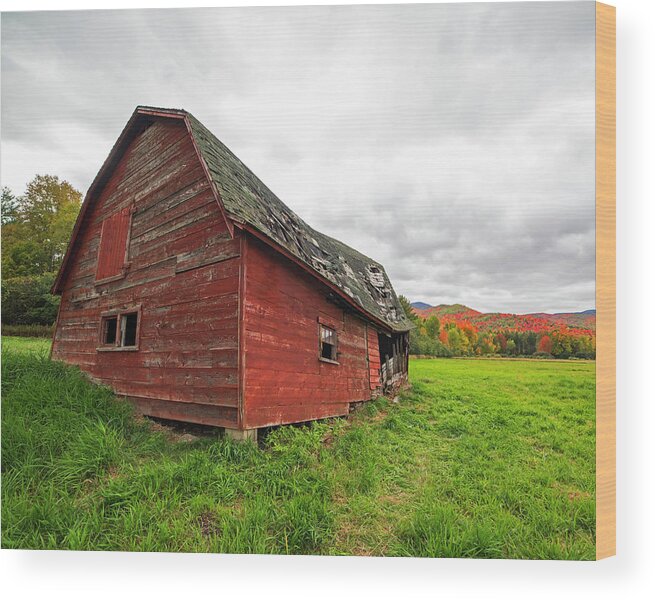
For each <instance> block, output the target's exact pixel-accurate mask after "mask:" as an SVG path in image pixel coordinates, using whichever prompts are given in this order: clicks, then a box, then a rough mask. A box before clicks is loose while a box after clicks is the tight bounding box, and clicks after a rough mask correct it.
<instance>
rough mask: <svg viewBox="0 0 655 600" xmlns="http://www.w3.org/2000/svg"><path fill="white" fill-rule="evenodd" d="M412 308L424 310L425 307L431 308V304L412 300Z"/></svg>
mask: <svg viewBox="0 0 655 600" xmlns="http://www.w3.org/2000/svg"><path fill="white" fill-rule="evenodd" d="M411 306H412V308H418V309H419V310H425V309H426V308H432V305H431V304H427V303H425V302H412V304H411Z"/></svg>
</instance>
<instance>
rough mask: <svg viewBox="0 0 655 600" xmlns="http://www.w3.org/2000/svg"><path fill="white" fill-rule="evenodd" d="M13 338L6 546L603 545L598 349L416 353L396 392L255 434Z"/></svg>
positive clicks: (40, 343)
mask: <svg viewBox="0 0 655 600" xmlns="http://www.w3.org/2000/svg"><path fill="white" fill-rule="evenodd" d="M3 342H4V343H3V361H2V397H3V406H2V459H3V460H2V468H3V474H2V509H3V511H2V546H3V547H4V548H52V549H55V548H69V549H98V550H144V551H153V550H165V551H183V552H235V553H245V552H257V553H271V552H272V553H283V554H284V553H291V554H362V555H389V556H391V555H393V556H468V557H488V558H569V559H593V558H594V554H595V550H594V537H595V503H594V494H595V489H594V468H595V456H594V431H595V412H594V411H595V409H594V405H595V383H594V382H595V364H594V363H588V362H574V361H571V362H555V361H553V362H549V361H509V360H484V361H483V360H449V359H440V360H414V361H412V363H411V367H410V368H411V380H412V383H413V389H412V391H411V392H407V393H404V394H403V395H402V396H401V398H400V401H399V402H398V403H393V402H390V401H388V400H386V399H380V400H377V401H375V402H371V403H368V404H366V405H365V406H364V407H363V408H362V409H360V410H359V411H357V412H356V413H355V414H354V415H352V416H351V417H350V418H349V419H336V420H333V421H329V422H323V423H315V424H313V425H311V426H307V427H282V428H279V429H277V430H275V431H273V432H272V433H271V434H269V435H268V437H267V438H266V440H265V443H264V445H263V447H262V448H257V447H256V446H254V445H252V444H249V443H246V444H239V443H233V442H230V441H229V440H225V439H222V438H220V437H218V436H217V435H206V436H204V437H200V438H199V439H196V440H195V441H186V440H187V439H188V436H186V437H185V436H182V435H180V432H175V431H169V430H167V429H165V428H162V427H160V426H154V427H153V426H152V425H151V424H150V422H149V421H148V420H145V419H135V418H133V416H132V413H131V410H130V408H129V407H128V406H127V405H125V404H124V403H121V402H117V401H116V400H114V399H113V397H112V395H111V393H110V392H109V391H108V390H106V389H102V388H99V387H95V386H93V385H91V384H89V383H87V381H86V380H85V379H84V378H82V377H81V376H80V374H79V373H78V372H77V371H76V370H75V369H72V368H69V367H65V366H63V365H61V364H58V363H53V362H50V361H49V360H48V358H47V351H48V347H49V341H48V340H35V339H17V338H4V339H3Z"/></svg>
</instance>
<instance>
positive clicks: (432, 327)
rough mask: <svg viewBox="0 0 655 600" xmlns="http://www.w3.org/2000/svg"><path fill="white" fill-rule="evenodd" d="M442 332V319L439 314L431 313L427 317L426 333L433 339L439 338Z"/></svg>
mask: <svg viewBox="0 0 655 600" xmlns="http://www.w3.org/2000/svg"><path fill="white" fill-rule="evenodd" d="M440 332H441V321H439V317H437V315H430V316H429V317H428V318H427V319H425V333H426V335H427V336H428V337H429V338H431V339H433V340H437V339H439V333H440Z"/></svg>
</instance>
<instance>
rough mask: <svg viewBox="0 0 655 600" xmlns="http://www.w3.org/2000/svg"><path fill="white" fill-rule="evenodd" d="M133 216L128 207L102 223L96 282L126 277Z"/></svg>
mask: <svg viewBox="0 0 655 600" xmlns="http://www.w3.org/2000/svg"><path fill="white" fill-rule="evenodd" d="M131 214H132V211H131V208H130V207H127V208H124V209H123V210H120V211H118V212H117V213H114V214H113V215H111V216H109V217H107V218H106V219H105V220H104V221H103V222H102V230H101V232H100V248H99V250H98V266H97V268H96V282H98V281H102V282H104V281H108V280H112V279H118V278H120V277H123V276H124V275H125V266H126V262H127V239H128V234H129V231H130V222H131Z"/></svg>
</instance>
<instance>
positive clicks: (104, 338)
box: [52, 107, 411, 438]
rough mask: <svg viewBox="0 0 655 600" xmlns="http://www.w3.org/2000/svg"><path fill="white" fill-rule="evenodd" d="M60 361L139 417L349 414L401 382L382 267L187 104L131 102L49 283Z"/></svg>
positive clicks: (402, 355)
mask: <svg viewBox="0 0 655 600" xmlns="http://www.w3.org/2000/svg"><path fill="white" fill-rule="evenodd" d="M53 292H54V293H56V294H60V295H61V307H60V309H59V316H58V318H57V325H56V331H55V335H54V341H53V347H52V355H53V358H55V359H58V360H63V361H65V362H68V363H73V364H76V365H79V366H80V368H81V369H83V370H84V371H86V372H87V373H88V374H89V375H90V376H91V377H92V378H93V379H94V380H97V381H100V382H102V383H104V384H107V385H109V386H111V387H112V388H113V389H114V391H115V392H116V393H117V394H118V395H120V396H123V397H125V398H127V399H129V400H130V401H132V402H133V403H134V404H136V406H137V408H138V409H139V410H140V411H141V412H142V413H144V414H146V415H151V416H156V417H162V418H167V419H174V420H179V421H187V422H194V423H203V424H209V425H215V426H219V427H224V428H225V429H226V431H227V432H228V433H230V434H231V435H233V436H234V437H239V438H244V437H256V430H257V428H260V427H266V426H270V425H280V424H283V423H297V422H301V421H308V420H312V419H321V418H325V417H333V416H337V415H344V414H347V413H348V410H349V405H350V404H351V403H354V402H362V401H365V400H369V399H370V398H371V397H373V396H375V395H376V394H378V393H380V392H382V391H385V390H386V389H387V388H388V387H391V386H395V385H398V384H399V383H402V382H404V381H406V378H407V361H408V331H409V329H410V327H411V325H410V323H409V322H408V320H407V318H406V316H405V314H404V312H403V309H402V307H401V305H400V304H399V302H398V298H397V297H396V294H395V293H394V290H393V288H392V286H391V283H390V282H389V279H388V277H387V275H386V273H385V271H384V268H383V267H382V266H381V265H380V264H378V263H377V262H375V261H374V260H371V259H370V258H368V257H366V256H364V255H363V254H360V253H359V252H357V251H356V250H353V249H352V248H350V247H348V246H346V245H345V244H342V243H341V242H339V241H337V240H335V239H333V238H330V237H328V236H326V235H323V234H322V233H320V232H318V231H316V230H314V229H312V228H311V227H310V226H309V225H307V224H306V223H305V222H304V221H303V220H302V219H300V218H299V217H298V216H297V215H296V214H295V213H293V212H292V211H291V210H290V209H289V208H288V207H287V206H286V205H285V204H284V203H283V202H282V201H281V200H279V199H278V198H277V197H276V196H275V194H273V193H272V192H271V191H270V190H269V189H268V188H267V187H266V186H265V185H264V184H263V183H262V182H261V181H260V180H259V179H258V178H257V177H256V176H255V175H254V174H253V173H252V172H251V171H250V170H249V169H248V168H247V167H246V166H245V165H244V164H243V163H242V162H241V161H240V160H239V159H238V158H237V157H236V156H235V155H234V154H232V152H230V150H228V148H226V147H225V146H224V145H223V144H222V143H221V142H220V141H219V140H218V139H217V138H216V137H215V136H214V135H213V134H212V133H211V132H210V131H208V130H207V129H206V128H205V127H204V126H203V125H202V124H201V123H200V122H199V121H198V120H196V119H195V118H194V117H193V116H192V115H191V114H189V113H187V112H186V111H183V110H171V109H160V108H150V107H138V108H137V109H136V110H135V111H134V114H133V115H132V117H131V118H130V120H129V121H128V123H127V125H126V126H125V129H124V130H123V132H122V133H121V135H120V137H119V138H118V141H117V142H116V144H115V145H114V147H113V149H112V151H111V153H110V154H109V157H108V158H107V160H106V161H105V163H104V164H103V166H102V168H101V169H100V172H99V173H98V175H97V176H96V178H95V179H94V181H93V183H92V184H91V187H90V188H89V191H88V192H87V195H86V197H85V199H84V203H83V205H82V209H81V211H80V215H79V217H78V219H77V223H76V224H75V228H74V230H73V235H72V238H71V241H70V244H69V247H68V250H67V252H66V255H65V257H64V261H63V264H62V266H61V269H60V271H59V274H58V276H57V279H56V281H55V284H54V287H53Z"/></svg>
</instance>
